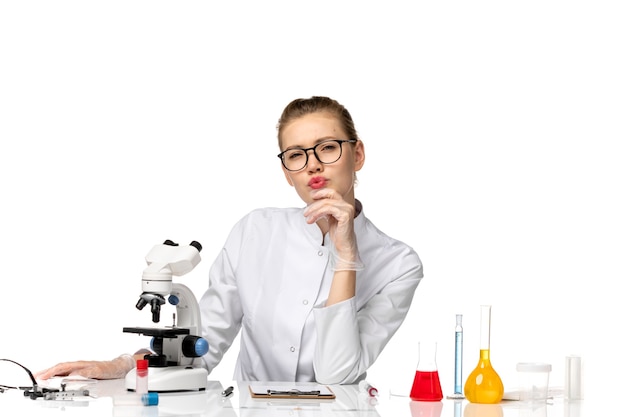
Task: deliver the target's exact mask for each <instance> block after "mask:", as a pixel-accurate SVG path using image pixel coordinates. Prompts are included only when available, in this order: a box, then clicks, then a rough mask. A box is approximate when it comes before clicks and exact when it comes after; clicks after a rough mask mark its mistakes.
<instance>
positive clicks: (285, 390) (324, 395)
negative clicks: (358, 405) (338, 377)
mask: <svg viewBox="0 0 626 417" xmlns="http://www.w3.org/2000/svg"><path fill="white" fill-rule="evenodd" d="M248 389H249V391H250V396H251V397H252V398H264V399H268V398H271V399H291V400H293V399H309V400H333V399H335V393H334V392H333V391H332V390H331V389H330V388H329V387H328V386H326V385H315V384H313V385H262V384H258V385H256V384H252V385H248Z"/></svg>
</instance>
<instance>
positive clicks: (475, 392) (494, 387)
mask: <svg viewBox="0 0 626 417" xmlns="http://www.w3.org/2000/svg"><path fill="white" fill-rule="evenodd" d="M490 337H491V306H490V305H482V306H480V357H479V358H478V365H476V368H475V369H474V370H473V371H472V372H471V373H470V375H469V376H468V377H467V381H466V382H465V398H467V399H468V400H469V402H471V403H479V404H496V403H499V402H500V401H501V400H502V397H503V396H504V385H503V384H502V379H500V376H499V375H498V373H497V372H496V371H495V369H493V367H492V366H491V360H490V358H489V343H490Z"/></svg>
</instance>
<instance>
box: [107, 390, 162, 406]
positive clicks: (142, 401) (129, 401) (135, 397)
mask: <svg viewBox="0 0 626 417" xmlns="http://www.w3.org/2000/svg"><path fill="white" fill-rule="evenodd" d="M151 405H159V394H158V393H156V392H147V393H144V394H136V393H129V394H125V395H116V396H114V397H113V406H114V407H125V406H151Z"/></svg>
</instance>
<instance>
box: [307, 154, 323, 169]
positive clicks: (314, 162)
mask: <svg viewBox="0 0 626 417" xmlns="http://www.w3.org/2000/svg"><path fill="white" fill-rule="evenodd" d="M307 155H308V159H307V162H306V169H307V170H308V171H309V172H317V171H321V170H322V169H323V168H322V167H323V165H324V164H322V163H321V162H320V160H319V159H317V155H315V152H313V149H311V150H309V151H307Z"/></svg>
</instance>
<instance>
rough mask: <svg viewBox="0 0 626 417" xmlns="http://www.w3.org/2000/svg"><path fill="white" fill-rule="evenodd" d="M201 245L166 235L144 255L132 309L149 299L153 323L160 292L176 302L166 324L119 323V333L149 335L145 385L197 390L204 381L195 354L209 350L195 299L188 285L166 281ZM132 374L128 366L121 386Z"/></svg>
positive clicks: (189, 263)
mask: <svg viewBox="0 0 626 417" xmlns="http://www.w3.org/2000/svg"><path fill="white" fill-rule="evenodd" d="M201 250H202V246H201V245H200V243H198V242H196V241H193V242H191V243H190V244H189V245H188V246H179V245H178V244H177V243H174V242H172V241H171V240H166V241H165V242H164V243H163V244H161V245H156V246H154V247H153V248H152V250H150V252H149V253H148V255H146V262H147V263H148V267H147V268H146V269H145V270H144V271H143V276H142V280H141V285H142V290H143V293H142V294H141V296H140V298H139V301H138V302H137V305H136V307H137V309H138V310H142V309H143V308H144V307H145V306H146V305H148V304H150V310H151V312H152V321H153V322H154V323H158V322H159V321H160V316H161V306H162V305H163V304H165V297H166V296H168V295H169V297H168V302H169V303H170V304H172V305H174V306H176V315H175V316H174V317H175V318H174V323H173V325H172V326H168V327H164V328H157V327H124V329H123V331H124V332H125V333H137V334H144V335H146V336H152V342H151V349H152V351H153V352H154V354H150V355H146V356H145V359H147V360H148V363H149V371H148V391H151V392H178V391H203V390H205V389H206V387H207V377H208V372H207V370H206V369H205V368H204V367H202V365H201V364H196V363H198V362H200V360H199V359H198V358H200V357H201V356H203V355H205V354H206V353H207V352H208V351H209V344H208V342H207V341H206V340H205V339H203V338H202V337H200V336H199V334H200V331H201V328H200V308H199V307H198V302H197V300H196V297H195V296H194V295H193V292H191V290H190V289H189V288H188V287H186V286H185V285H182V284H176V283H172V275H176V276H181V275H184V274H186V273H187V272H189V271H191V270H192V269H193V268H195V266H196V265H198V263H199V262H200V251H201ZM176 321H178V324H177V323H176ZM136 377H137V374H136V368H133V369H132V370H131V371H130V372H129V373H128V374H127V375H126V381H125V382H126V389H127V390H129V391H134V390H135V381H136Z"/></svg>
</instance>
